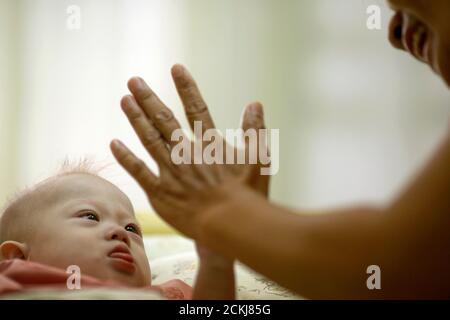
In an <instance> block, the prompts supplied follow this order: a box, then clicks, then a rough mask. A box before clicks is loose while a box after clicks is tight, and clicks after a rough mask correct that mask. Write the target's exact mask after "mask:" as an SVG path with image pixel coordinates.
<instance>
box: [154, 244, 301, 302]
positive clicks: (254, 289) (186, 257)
mask: <svg viewBox="0 0 450 320" xmlns="http://www.w3.org/2000/svg"><path fill="white" fill-rule="evenodd" d="M197 267H198V257H197V254H196V252H195V251H188V252H183V253H178V254H175V255H166V256H161V257H159V258H156V259H154V260H152V261H151V269H152V284H154V285H158V284H161V283H164V282H166V281H169V280H173V279H180V280H182V281H184V282H186V283H187V284H189V285H190V286H193V284H194V281H195V276H196V273H197ZM235 272H236V289H237V292H236V293H237V296H236V298H237V299H238V300H298V299H302V298H301V297H300V296H297V295H295V294H293V293H292V292H290V291H289V290H287V289H285V288H283V287H281V286H279V285H277V284H276V283H275V282H273V281H271V280H269V279H267V278H266V277H264V276H262V275H260V274H258V273H256V272H254V271H252V270H251V269H249V268H247V267H246V266H244V265H243V264H241V263H236V265H235Z"/></svg>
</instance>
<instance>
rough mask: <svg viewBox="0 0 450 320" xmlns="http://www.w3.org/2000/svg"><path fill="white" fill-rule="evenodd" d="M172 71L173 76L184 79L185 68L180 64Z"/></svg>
mask: <svg viewBox="0 0 450 320" xmlns="http://www.w3.org/2000/svg"><path fill="white" fill-rule="evenodd" d="M172 70H173V76H174V77H176V78H179V77H182V76H183V74H184V68H183V66H182V65H180V64H176V65H175V66H174V67H173V69H172Z"/></svg>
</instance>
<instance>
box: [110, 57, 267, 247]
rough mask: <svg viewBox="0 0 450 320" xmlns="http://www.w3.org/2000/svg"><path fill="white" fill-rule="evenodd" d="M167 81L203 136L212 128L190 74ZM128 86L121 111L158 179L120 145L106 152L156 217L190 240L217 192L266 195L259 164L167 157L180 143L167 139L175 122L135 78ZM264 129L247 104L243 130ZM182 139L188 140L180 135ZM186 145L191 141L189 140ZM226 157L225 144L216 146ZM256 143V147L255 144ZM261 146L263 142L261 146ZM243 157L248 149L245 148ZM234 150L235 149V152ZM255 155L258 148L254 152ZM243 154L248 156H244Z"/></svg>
mask: <svg viewBox="0 0 450 320" xmlns="http://www.w3.org/2000/svg"><path fill="white" fill-rule="evenodd" d="M172 77H173V80H174V82H175V85H176V88H177V91H178V94H179V96H180V98H181V100H182V102H183V105H184V108H185V112H186V115H187V118H188V120H189V124H190V126H191V129H193V128H194V123H195V122H196V121H200V122H201V124H202V133H205V132H206V131H207V130H208V129H214V128H215V127H214V123H213V120H212V118H211V116H210V114H209V111H208V108H207V106H206V103H205V102H204V100H203V98H202V96H201V94H200V92H199V90H198V87H197V85H196V83H195V81H194V79H193V78H192V76H191V75H190V74H189V72H188V71H187V70H186V69H185V68H184V67H183V66H180V65H176V66H174V67H173V68H172ZM128 87H129V89H130V91H131V93H132V96H125V97H124V98H123V99H122V102H121V105H122V109H123V111H124V112H125V114H126V115H127V117H128V119H129V121H130V123H131V125H132V127H133V128H134V130H135V132H136V134H137V135H138V137H139V138H140V140H141V142H142V144H143V146H144V147H145V148H146V150H147V151H148V153H149V154H150V155H151V156H152V157H153V158H154V160H155V161H156V162H157V164H158V167H159V173H160V174H159V176H157V175H156V174H155V173H154V172H152V171H151V170H150V169H149V168H148V167H147V166H146V164H145V163H144V162H143V161H142V160H140V159H138V158H137V157H136V156H135V155H134V154H133V153H132V152H131V151H130V150H129V149H128V148H127V147H126V146H125V145H124V144H123V143H121V142H120V141H118V140H114V141H113V142H112V143H111V150H112V152H113V154H114V156H115V158H116V159H117V161H118V162H119V163H120V164H121V165H122V166H123V167H124V169H125V170H126V171H127V172H128V173H129V174H130V175H131V176H132V177H133V178H134V179H136V181H137V182H138V183H139V184H140V186H141V187H142V188H143V189H144V191H145V192H146V194H147V196H148V198H149V200H150V202H151V203H152V205H153V207H154V208H155V210H156V211H157V213H158V214H159V215H160V216H161V217H162V218H163V219H164V220H165V221H167V222H168V223H169V224H171V225H172V226H173V227H174V228H176V229H177V230H179V231H180V232H182V233H184V234H186V235H187V236H189V237H192V238H194V239H195V238H196V236H197V234H198V231H199V230H198V228H199V225H200V222H199V221H200V220H201V213H202V211H203V210H204V209H205V208H206V207H207V206H209V205H211V204H215V203H217V202H220V201H222V200H224V199H223V197H224V194H225V193H223V192H221V190H225V189H226V190H228V191H230V193H227V194H228V195H230V194H232V193H233V190H235V191H237V190H239V188H242V187H243V186H244V185H247V186H249V187H251V188H252V189H254V190H256V191H258V192H260V193H261V194H263V195H265V196H267V193H268V184H269V176H268V175H265V176H262V175H261V174H260V169H261V167H262V165H261V164H260V163H257V164H243V165H239V164H214V165H208V164H205V163H201V164H194V163H192V162H191V163H189V164H179V165H175V164H174V163H173V161H172V159H171V150H172V148H174V147H175V146H176V145H177V144H178V143H179V141H173V140H172V134H173V133H174V132H175V130H177V129H181V127H180V124H179V122H178V121H177V120H176V119H175V118H174V116H173V114H172V112H171V111H170V109H169V108H167V107H166V106H165V105H164V103H163V102H161V100H160V99H159V98H158V97H157V95H156V94H155V93H154V92H153V91H152V90H151V89H150V87H149V86H148V85H147V84H146V83H145V82H144V81H143V80H142V79H140V78H132V79H131V80H130V81H129V83H128ZM250 128H253V129H263V128H264V122H263V111H262V106H261V104H259V103H252V104H250V105H249V106H247V108H246V109H245V112H244V116H243V121H242V129H243V130H244V131H246V130H247V129H250ZM184 139H186V140H185V141H187V137H184ZM189 143H190V145H191V147H192V146H193V143H192V142H189ZM202 143H203V147H206V146H207V145H208V144H209V143H211V142H209V141H207V142H205V141H203V142H202ZM216 145H221V146H222V148H223V151H224V152H222V153H221V154H222V155H223V156H224V158H225V153H226V149H227V148H230V146H227V145H226V142H225V140H224V139H223V140H222V141H221V142H220V143H219V144H216ZM258 145H259V144H258ZM262 145H263V146H266V144H265V143H263V144H262ZM246 150H247V153H248V150H249V148H248V145H247V148H246ZM235 151H236V150H235ZM258 151H259V150H258ZM247 155H248V154H247Z"/></svg>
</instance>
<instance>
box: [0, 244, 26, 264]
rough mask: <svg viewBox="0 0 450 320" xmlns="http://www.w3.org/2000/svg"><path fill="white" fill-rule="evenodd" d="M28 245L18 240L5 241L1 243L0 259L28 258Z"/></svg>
mask: <svg viewBox="0 0 450 320" xmlns="http://www.w3.org/2000/svg"><path fill="white" fill-rule="evenodd" d="M27 256H28V246H27V245H26V244H25V243H21V242H17V241H5V242H3V243H2V244H0V260H9V259H26V258H27Z"/></svg>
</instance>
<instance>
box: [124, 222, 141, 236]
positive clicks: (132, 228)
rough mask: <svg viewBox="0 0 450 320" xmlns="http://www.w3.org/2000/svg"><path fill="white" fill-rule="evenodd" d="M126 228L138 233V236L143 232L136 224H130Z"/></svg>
mask: <svg viewBox="0 0 450 320" xmlns="http://www.w3.org/2000/svg"><path fill="white" fill-rule="evenodd" d="M125 230H127V231H128V232H133V233H136V234H137V235H138V236H140V235H141V232H140V231H139V228H138V227H136V226H135V225H132V224H129V225H127V226H126V227H125Z"/></svg>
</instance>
